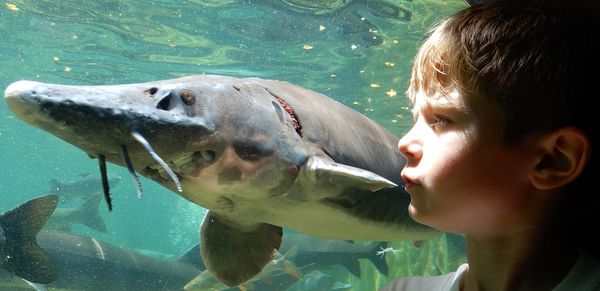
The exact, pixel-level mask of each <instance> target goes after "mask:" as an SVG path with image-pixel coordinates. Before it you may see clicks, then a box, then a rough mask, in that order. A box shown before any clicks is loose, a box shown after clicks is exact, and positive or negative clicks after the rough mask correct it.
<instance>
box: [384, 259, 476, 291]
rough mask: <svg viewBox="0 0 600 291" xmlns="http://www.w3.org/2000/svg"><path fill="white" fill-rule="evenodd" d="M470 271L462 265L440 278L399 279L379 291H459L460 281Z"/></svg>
mask: <svg viewBox="0 0 600 291" xmlns="http://www.w3.org/2000/svg"><path fill="white" fill-rule="evenodd" d="M468 269H469V265H468V264H462V265H460V267H458V269H457V270H456V271H455V272H451V273H448V274H444V275H440V276H432V277H419V276H415V277H403V278H398V279H395V280H393V281H392V282H390V283H389V284H388V285H386V286H384V287H383V288H381V289H379V291H409V290H419V291H459V290H460V279H461V278H462V275H463V274H464V273H465V271H466V270H468Z"/></svg>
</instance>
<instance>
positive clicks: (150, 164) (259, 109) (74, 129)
mask: <svg viewBox="0 0 600 291" xmlns="http://www.w3.org/2000/svg"><path fill="white" fill-rule="evenodd" d="M5 100H6V102H7V103H8V105H9V106H10V108H11V109H12V111H13V112H14V113H15V115H16V116H18V117H19V118H20V119H22V120H23V121H25V122H27V123H29V124H31V125H33V126H36V127H39V128H41V129H43V130H45V131H48V132H50V133H52V134H54V135H56V136H57V137H59V138H61V139H63V140H65V141H67V142H69V143H71V144H73V145H75V146H76V147H78V148H80V149H81V150H83V151H85V152H86V153H87V154H89V155H90V156H91V157H98V156H103V157H105V159H106V161H109V162H112V163H114V164H117V165H121V166H126V162H125V159H124V157H123V155H124V153H125V154H127V155H128V157H129V160H130V161H131V164H132V165H133V168H134V169H135V171H136V172H138V173H140V174H142V175H143V176H146V177H148V178H150V179H152V180H154V181H156V182H158V183H160V184H162V185H163V186H165V187H167V188H169V189H171V190H173V191H176V189H177V185H176V183H174V181H173V179H171V178H170V177H169V175H168V174H169V173H168V172H169V171H168V169H167V168H171V169H172V172H174V173H175V175H176V176H177V178H179V179H180V180H181V186H182V187H181V188H182V190H183V192H182V193H181V194H182V195H183V196H184V197H186V198H188V199H189V200H191V201H192V202H195V203H197V204H200V205H202V206H204V207H207V208H209V209H210V208H214V207H217V206H218V205H222V203H219V202H217V200H219V197H221V196H222V195H224V194H228V193H231V194H232V195H233V194H235V195H242V196H245V197H247V198H257V197H270V196H276V195H281V194H283V193H285V192H286V191H287V189H288V188H289V187H291V185H292V184H293V183H294V180H295V179H296V177H297V175H298V168H299V167H300V165H301V164H302V163H304V162H305V161H306V159H307V153H306V150H305V147H304V146H302V139H301V136H300V135H299V128H298V125H297V122H296V123H294V120H293V113H292V112H291V111H290V110H289V108H286V104H285V101H283V100H280V99H279V98H277V97H276V96H274V95H272V94H270V93H269V91H268V89H266V88H264V87H261V86H260V85H256V84H254V83H252V82H246V81H245V79H235V78H230V77H225V76H208V75H197V76H189V77H183V78H177V79H170V80H161V81H155V82H146V83H137V84H119V85H96V86H76V85H60V84H47V83H39V82H32V81H17V82H15V83H13V84H11V85H9V86H8V87H7V88H6V91H5ZM144 143H146V146H145V145H144ZM149 147H151V149H152V151H154V154H156V156H158V157H159V159H162V160H163V161H164V164H166V165H168V167H165V166H164V165H163V164H161V163H159V162H157V159H156V158H155V157H153V155H152V154H153V153H152V151H150V150H149ZM186 188H187V189H193V191H187V190H186ZM197 193H201V195H198V194H197Z"/></svg>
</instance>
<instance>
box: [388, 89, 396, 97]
mask: <svg viewBox="0 0 600 291" xmlns="http://www.w3.org/2000/svg"><path fill="white" fill-rule="evenodd" d="M385 94H387V95H388V96H390V98H394V97H396V95H397V94H398V92H396V90H394V89H390V90H389V91H387V92H385Z"/></svg>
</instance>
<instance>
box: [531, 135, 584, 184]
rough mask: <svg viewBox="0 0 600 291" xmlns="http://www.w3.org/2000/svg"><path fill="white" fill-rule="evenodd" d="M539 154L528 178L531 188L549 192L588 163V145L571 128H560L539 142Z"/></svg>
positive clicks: (574, 175)
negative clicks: (540, 149) (540, 148)
mask: <svg viewBox="0 0 600 291" xmlns="http://www.w3.org/2000/svg"><path fill="white" fill-rule="evenodd" d="M539 144H540V146H541V147H542V152H541V154H540V158H539V161H538V163H537V164H536V167H535V169H534V170H533V172H532V173H531V175H530V179H531V182H532V184H533V186H535V187H536V188H538V189H540V190H550V189H555V188H558V187H561V186H564V185H566V184H568V183H569V182H571V181H573V180H575V178H577V177H578V176H579V174H581V172H582V171H583V169H584V168H585V165H586V164H587V162H588V159H589V155H590V149H591V142H590V140H589V138H588V137H587V135H586V134H585V133H583V132H582V131H581V130H579V129H577V128H574V127H563V128H560V129H558V130H556V131H554V132H552V133H550V134H548V135H545V136H543V137H541V138H540V142H539Z"/></svg>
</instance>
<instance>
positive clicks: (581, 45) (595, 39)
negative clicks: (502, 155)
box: [408, 0, 600, 231]
mask: <svg viewBox="0 0 600 291" xmlns="http://www.w3.org/2000/svg"><path fill="white" fill-rule="evenodd" d="M534 2H535V3H534ZM584 3H587V2H586V1H581V3H579V2H578V5H581V6H580V7H575V6H574V4H573V2H570V1H569V2H568V1H562V2H561V1H548V0H545V1H544V0H537V1H510V0H496V1H494V0H492V1H487V2H486V3H484V4H482V5H473V6H472V7H470V8H468V9H465V10H462V11H460V12H459V13H457V15H455V16H454V17H452V18H451V19H449V20H446V21H444V22H442V23H441V24H440V25H438V26H437V27H436V28H435V29H434V30H433V31H432V33H431V35H430V37H429V38H428V39H427V40H426V42H425V43H424V44H423V45H422V47H421V49H420V50H419V52H418V54H417V56H416V60H415V64H414V67H413V75H412V79H411V82H410V87H409V89H408V97H409V99H411V100H412V101H413V102H414V100H415V98H417V96H423V95H428V96H431V95H432V94H422V93H427V92H435V91H438V92H439V91H441V92H452V91H454V90H458V92H460V93H461V95H462V96H464V98H467V99H468V98H473V96H479V97H482V98H490V99H491V100H492V101H493V102H495V103H496V104H498V105H499V106H500V108H501V110H502V112H503V115H504V125H503V128H504V131H503V133H502V134H503V137H504V142H505V144H506V145H507V146H511V145H513V144H516V143H518V142H520V141H522V140H523V139H524V138H527V137H530V136H535V135H544V134H548V133H551V132H553V131H555V130H558V129H560V128H566V127H575V128H578V129H580V130H581V131H582V132H583V133H585V135H586V136H587V138H588V139H589V141H590V144H591V146H592V151H591V155H590V158H589V160H588V162H587V164H586V166H585V168H584V170H583V172H582V173H581V175H580V176H579V178H577V179H576V180H575V181H574V182H573V183H570V184H569V185H567V187H565V189H567V190H568V192H567V193H569V194H568V195H570V196H565V199H564V201H565V202H566V204H565V209H568V210H567V211H568V212H569V216H571V217H575V218H574V219H576V221H575V222H576V223H581V222H582V221H580V219H586V220H590V219H592V220H593V221H594V222H598V218H596V216H595V215H596V214H595V213H593V212H594V211H597V210H598V200H599V198H597V197H600V195H597V194H595V192H596V190H595V188H596V187H595V186H596V183H597V181H594V176H593V173H594V172H595V171H596V169H595V168H596V167H597V165H596V164H597V163H598V162H597V161H596V160H597V159H598V158H597V156H598V153H597V151H598V149H599V148H600V147H598V146H597V144H598V141H597V139H598V134H597V132H596V131H597V128H598V127H599V126H598V125H597V124H595V123H597V122H598V120H597V119H596V118H594V117H595V116H594V115H595V114H598V112H600V111H599V110H597V109H596V107H594V106H593V105H592V104H595V102H597V100H595V99H598V97H600V93H599V91H598V89H597V88H596V86H598V85H597V84H598V82H600V27H599V22H600V11H599V10H596V9H598V4H597V3H594V1H590V2H589V3H587V4H589V5H588V6H587V7H583V4H584ZM587 206H590V207H589V208H587ZM581 213H585V215H584V216H578V215H580V214H581ZM585 228H587V227H585ZM587 230H588V231H589V229H587Z"/></svg>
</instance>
